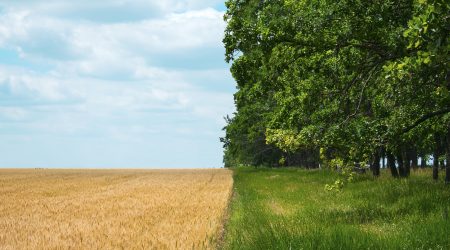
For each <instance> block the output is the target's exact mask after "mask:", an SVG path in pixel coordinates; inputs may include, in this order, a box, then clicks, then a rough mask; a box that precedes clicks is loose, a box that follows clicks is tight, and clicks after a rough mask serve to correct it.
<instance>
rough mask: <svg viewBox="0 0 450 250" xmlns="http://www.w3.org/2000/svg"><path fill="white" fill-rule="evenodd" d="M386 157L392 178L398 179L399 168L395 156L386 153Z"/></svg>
mask: <svg viewBox="0 0 450 250" xmlns="http://www.w3.org/2000/svg"><path fill="white" fill-rule="evenodd" d="M386 156H387V165H388V167H389V169H390V170H391V175H392V177H394V178H398V171H397V167H396V166H395V157H394V155H393V154H392V153H391V152H389V151H386Z"/></svg>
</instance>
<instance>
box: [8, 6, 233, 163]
mask: <svg viewBox="0 0 450 250" xmlns="http://www.w3.org/2000/svg"><path fill="white" fill-rule="evenodd" d="M149 2H150V1H124V0H122V1H119V0H113V1H102V2H92V1H89V2H88V1H85V0H82V1H76V2H74V1H67V2H63V1H20V3H19V1H3V2H2V3H0V9H3V11H2V12H0V50H1V49H3V50H8V51H13V52H14V53H16V54H17V57H18V58H17V59H16V60H18V61H20V63H19V64H17V65H10V64H8V59H5V60H1V59H0V98H3V97H6V98H3V99H2V100H0V119H2V120H11V121H13V120H14V121H21V120H26V121H27V122H26V123H22V124H20V126H19V125H17V126H16V127H8V126H7V127H0V133H5V130H6V129H8V128H9V129H13V130H14V133H22V134H26V133H37V134H50V135H55V136H59V137H60V136H65V135H70V136H75V137H77V136H78V137H80V138H81V137H82V136H83V135H89V136H90V137H92V136H94V137H95V136H100V137H105V138H108V137H111V138H112V139H111V140H113V139H114V140H126V141H131V142H136V141H143V140H148V139H149V138H150V137H151V138H153V137H152V136H154V135H155V134H158V135H159V136H160V134H164V135H166V136H167V137H170V136H172V137H173V138H172V137H171V140H174V141H177V140H178V139H176V137H177V136H181V137H183V136H184V137H185V136H192V135H195V134H197V135H199V136H200V135H201V136H207V137H208V136H209V138H210V139H211V140H214V142H213V143H214V144H215V145H216V146H217V147H218V148H220V145H218V143H216V141H215V140H217V137H218V136H219V134H220V129H221V127H222V126H223V120H222V117H223V116H224V115H226V114H227V113H231V112H232V110H233V98H232V95H231V92H232V90H230V89H231V88H229V87H228V86H232V85H233V83H232V81H231V77H230V74H229V72H228V69H227V66H226V65H225V64H224V63H223V58H222V57H223V56H222V55H223V49H222V44H221V40H222V34H223V29H224V27H225V23H224V22H223V19H222V16H223V12H221V11H218V10H215V9H213V8H212V7H213V6H215V5H217V4H218V3H220V1H206V0H197V1H175V0H170V1H152V2H153V3H149ZM131 3H132V4H131ZM101 10H105V11H110V12H109V13H110V14H111V15H112V16H113V18H110V19H108V18H109V17H105V16H103V17H102V16H101V15H103V13H102V11H101ZM143 10H149V11H148V13H144V12H145V11H144V12H143ZM120 11H122V12H123V13H122V14H120V13H119V12H120ZM133 13H134V14H136V17H133V15H134V14H133ZM106 19H108V20H106ZM43 65H45V67H43V68H44V69H41V68H42V66H43ZM193 68H195V69H193ZM224 79H225V80H224ZM1 130H3V131H1ZM171 133H174V134H173V135H171ZM175 144H176V143H175ZM0 146H1V145H0ZM216 159H220V155H217V156H216ZM0 163H1V162H0Z"/></svg>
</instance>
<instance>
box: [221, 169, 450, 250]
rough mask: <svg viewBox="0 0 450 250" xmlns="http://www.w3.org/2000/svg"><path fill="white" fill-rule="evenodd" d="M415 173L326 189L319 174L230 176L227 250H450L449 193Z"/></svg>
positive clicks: (328, 176) (328, 177)
mask: <svg viewBox="0 0 450 250" xmlns="http://www.w3.org/2000/svg"><path fill="white" fill-rule="evenodd" d="M430 176H431V173H429V172H427V171H425V172H415V173H412V176H411V177H410V178H409V179H398V180H394V179H392V178H390V176H389V174H388V173H387V172H383V173H382V176H381V177H380V178H378V179H376V180H375V179H373V178H372V177H371V176H370V174H367V175H363V176H359V177H358V178H357V179H356V180H355V182H353V183H350V184H349V185H347V186H346V187H345V188H344V190H343V191H341V192H328V191H325V190H324V185H325V184H326V183H331V182H332V181H333V180H334V179H335V177H336V176H335V174H334V173H331V172H328V171H321V170H313V171H308V170H300V169H251V168H238V169H235V170H234V181H235V182H234V192H235V195H234V198H233V200H232V204H231V214H230V220H229V222H228V224H227V227H226V236H225V241H224V242H225V243H224V245H223V248H225V249H450V218H448V210H449V209H450V187H448V186H445V185H444V184H443V182H442V181H440V182H434V181H432V180H431V177H430Z"/></svg>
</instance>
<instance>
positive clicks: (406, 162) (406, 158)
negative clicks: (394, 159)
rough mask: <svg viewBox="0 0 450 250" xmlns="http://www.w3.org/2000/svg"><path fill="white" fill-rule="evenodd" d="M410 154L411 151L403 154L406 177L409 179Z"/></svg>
mask: <svg viewBox="0 0 450 250" xmlns="http://www.w3.org/2000/svg"><path fill="white" fill-rule="evenodd" d="M410 160H411V159H410V154H409V150H405V151H404V153H403V167H404V169H405V176H404V177H409V174H410V172H411V162H410Z"/></svg>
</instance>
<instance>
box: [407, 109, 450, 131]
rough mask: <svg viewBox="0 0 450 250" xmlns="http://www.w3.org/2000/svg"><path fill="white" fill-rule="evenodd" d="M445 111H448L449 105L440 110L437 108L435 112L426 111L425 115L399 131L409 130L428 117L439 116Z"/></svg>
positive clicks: (449, 111)
mask: <svg viewBox="0 0 450 250" xmlns="http://www.w3.org/2000/svg"><path fill="white" fill-rule="evenodd" d="M446 113H450V107H449V108H445V109H441V110H438V111H435V112H431V113H428V114H426V115H423V116H422V117H420V119H419V120H417V121H416V122H414V123H413V124H411V125H410V126H408V127H406V128H404V129H403V130H402V131H401V134H404V133H408V132H409V131H410V130H412V129H413V128H415V127H417V126H419V125H420V124H421V123H423V122H425V121H426V120H428V119H430V118H433V117H435V116H439V115H444V114H446Z"/></svg>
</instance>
